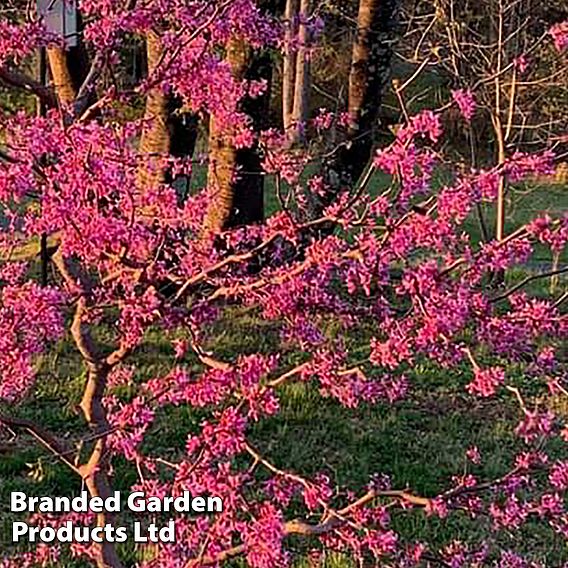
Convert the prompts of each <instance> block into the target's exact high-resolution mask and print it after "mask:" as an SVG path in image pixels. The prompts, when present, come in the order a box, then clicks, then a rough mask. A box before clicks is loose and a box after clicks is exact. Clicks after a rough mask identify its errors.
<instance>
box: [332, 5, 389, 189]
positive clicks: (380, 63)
mask: <svg viewBox="0 0 568 568" xmlns="http://www.w3.org/2000/svg"><path fill="white" fill-rule="evenodd" d="M399 4H400V0H360V3H359V14H358V17H357V36H356V38H355V41H354V43H353V52H352V58H351V71H350V74H349V102H348V112H349V118H350V126H349V130H348V139H347V142H348V145H347V147H346V148H344V149H343V150H342V151H341V152H340V153H339V159H340V163H339V164H338V165H339V166H340V168H341V171H340V172H339V174H340V176H339V177H340V179H344V180H347V181H350V182H351V183H355V182H356V181H357V180H358V179H359V177H360V176H361V174H362V173H363V171H364V170H365V167H366V166H367V164H368V162H369V159H370V157H371V153H372V150H373V147H374V145H375V143H376V134H377V127H378V124H377V121H378V116H379V109H380V106H381V100H382V96H383V91H384V89H385V86H386V85H387V82H388V78H389V74H390V70H391V62H392V54H393V48H392V43H393V40H394V32H395V26H396V16H397V12H398V9H399Z"/></svg>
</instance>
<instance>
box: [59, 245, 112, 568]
mask: <svg viewBox="0 0 568 568" xmlns="http://www.w3.org/2000/svg"><path fill="white" fill-rule="evenodd" d="M53 260H54V263H55V266H56V267H57V269H58V270H59V273H60V274H61V276H62V277H63V279H64V280H65V282H66V283H67V285H68V286H72V287H73V288H77V287H78V288H79V289H80V291H81V293H80V294H81V295H80V297H79V299H78V300H77V302H76V303H75V313H74V316H73V323H72V325H71V336H72V338H73V341H74V343H75V346H76V347H77V350H78V351H79V353H80V354H81V357H82V359H83V362H84V364H85V366H86V368H87V382H86V385H85V389H84V391H83V397H82V399H81V404H80V408H81V410H82V412H83V416H84V418H85V420H86V422H87V423H88V425H89V427H90V429H91V431H92V432H93V435H94V438H95V439H96V441H95V443H94V447H93V448H92V450H91V452H90V456H89V459H88V460H87V462H86V463H84V464H83V465H81V466H79V467H78V470H79V473H80V474H81V477H82V478H83V480H84V481H85V484H86V486H87V489H88V491H89V493H90V495H91V497H102V498H103V499H106V498H107V497H109V496H110V495H111V493H112V489H111V484H110V480H109V461H108V451H107V448H106V437H107V435H108V432H109V422H108V418H107V414H106V409H105V407H104V405H103V398H104V395H105V391H106V386H107V376H108V372H109V370H110V368H111V367H110V366H109V365H108V364H107V362H106V360H105V358H104V355H103V354H102V352H101V349H100V348H99V346H98V345H97V344H96V342H95V340H94V339H93V336H92V335H91V332H90V329H89V326H88V325H87V324H86V323H85V318H86V316H87V313H88V297H89V293H90V292H89V291H90V290H91V288H92V283H91V282H90V281H89V280H88V277H86V276H85V275H84V274H82V273H80V271H79V270H78V269H77V267H75V266H73V263H72V262H70V261H69V260H68V259H66V258H65V257H64V256H63V254H62V253H61V251H60V250H59V251H57V253H56V254H55V255H54V257H53ZM113 518H114V516H113V515H112V514H110V513H107V512H102V513H99V514H98V515H97V526H99V527H104V526H105V525H107V524H112V522H113ZM95 561H96V564H97V567H98V568H122V563H121V561H120V559H119V557H118V554H117V552H116V548H115V546H114V543H112V542H110V541H107V540H104V541H103V542H102V543H100V544H97V555H96V558H95Z"/></svg>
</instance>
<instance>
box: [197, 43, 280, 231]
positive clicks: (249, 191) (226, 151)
mask: <svg viewBox="0 0 568 568" xmlns="http://www.w3.org/2000/svg"><path fill="white" fill-rule="evenodd" d="M226 60H227V61H228V63H229V64H230V66H231V69H232V71H233V75H234V76H235V78H236V79H237V80H243V79H247V80H252V81H258V80H265V81H266V82H267V89H266V91H265V93H264V94H263V95H262V96H260V97H257V98H255V99H251V98H246V99H245V100H244V101H243V102H242V108H241V110H242V111H243V112H245V113H246V114H248V115H249V117H250V118H251V120H252V126H253V128H254V130H255V132H258V131H259V130H261V129H262V128H264V127H265V126H266V117H267V115H268V110H269V101H270V85H271V77H272V62H271V58H270V55H269V54H267V53H264V54H253V53H252V52H251V50H250V48H248V47H247V46H246V45H245V44H244V42H242V41H241V40H238V39H235V40H232V41H231V42H230V43H229V45H228V47H227V54H226ZM208 186H209V188H210V191H212V192H213V199H212V202H211V204H210V207H209V210H208V212H207V215H206V218H205V224H204V234H205V235H209V236H210V235H212V234H217V233H219V232H220V231H222V230H224V229H227V228H229V227H235V226H239V225H247V224H251V223H255V222H258V221H261V220H262V219H263V217H264V206H263V205H264V204H263V201H264V195H263V194H264V176H263V173H262V167H261V160H260V156H259V152H258V147H257V146H256V144H255V145H253V146H252V147H251V148H243V149H237V148H236V147H235V146H234V145H233V144H232V143H231V142H230V141H228V140H227V138H226V136H225V135H224V133H223V132H222V131H220V130H219V129H218V128H217V125H216V124H215V119H214V118H213V117H212V118H211V120H210V127H209V173H208Z"/></svg>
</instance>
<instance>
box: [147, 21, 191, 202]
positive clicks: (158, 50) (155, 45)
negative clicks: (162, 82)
mask: <svg viewBox="0 0 568 568" xmlns="http://www.w3.org/2000/svg"><path fill="white" fill-rule="evenodd" d="M161 55H162V46H161V40H160V37H159V35H158V34H157V33H156V32H153V31H150V32H148V35H147V37H146V57H147V66H148V74H151V73H152V72H153V71H154V70H155V68H156V65H157V64H158V62H159V61H160V58H161ZM179 107H180V104H179V102H178V101H176V100H175V99H174V97H172V96H171V95H168V94H167V93H164V92H163V90H162V89H160V88H159V87H156V88H153V89H151V90H150V92H149V93H148V95H147V97H146V108H145V112H144V121H145V125H144V128H143V130H142V136H141V139H140V146H139V151H140V153H141V154H143V155H145V156H147V157H145V158H144V163H143V164H141V166H140V169H139V173H138V182H139V184H140V186H141V187H151V186H152V185H155V184H157V183H162V182H164V181H168V182H173V181H174V180H173V179H172V177H171V176H170V174H169V172H168V171H167V169H164V168H163V167H162V166H161V164H160V160H161V158H163V157H164V156H167V155H172V156H175V157H183V156H191V155H192V154H193V150H194V149H195V142H196V140H197V121H196V119H195V117H190V116H189V115H187V114H184V113H181V114H178V113H177V111H178V110H179ZM187 185H189V181H188V180H187V181H186V186H187ZM187 190H188V188H187V187H186V190H185V191H186V192H187Z"/></svg>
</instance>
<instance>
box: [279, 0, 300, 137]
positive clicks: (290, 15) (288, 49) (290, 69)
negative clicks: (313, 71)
mask: <svg viewBox="0 0 568 568" xmlns="http://www.w3.org/2000/svg"><path fill="white" fill-rule="evenodd" d="M296 12H297V2H296V0H286V8H285V12H284V20H285V23H284V25H285V26H286V31H285V35H284V61H283V67H282V122H283V124H284V132H286V133H289V132H290V128H291V126H292V111H293V109H294V77H295V75H296V52H295V48H294V46H293V42H294V38H295V37H296Z"/></svg>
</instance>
